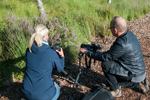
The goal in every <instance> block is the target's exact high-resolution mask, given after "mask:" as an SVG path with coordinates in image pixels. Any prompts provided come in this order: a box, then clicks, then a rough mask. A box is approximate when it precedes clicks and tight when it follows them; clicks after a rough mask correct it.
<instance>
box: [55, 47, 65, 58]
mask: <svg viewBox="0 0 150 100" xmlns="http://www.w3.org/2000/svg"><path fill="white" fill-rule="evenodd" d="M56 52H57V53H58V54H59V56H60V57H63V58H64V57H65V56H64V52H63V49H62V48H61V47H60V50H56Z"/></svg>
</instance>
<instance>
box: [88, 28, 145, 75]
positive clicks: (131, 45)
mask: <svg viewBox="0 0 150 100" xmlns="http://www.w3.org/2000/svg"><path fill="white" fill-rule="evenodd" d="M87 54H88V56H90V57H91V58H94V59H95V60H99V61H102V62H106V61H115V62H117V63H118V64H116V65H117V66H114V67H113V68H112V69H111V70H110V73H112V74H118V75H122V76H128V75H129V73H130V74H131V75H133V76H134V77H138V76H140V75H143V74H144V73H145V63H144V59H143V54H142V51H141V47H140V43H139V41H138V39H137V38H136V36H135V35H134V34H133V33H132V32H130V31H128V30H127V31H126V32H125V33H123V34H122V35H121V36H120V37H118V38H117V39H116V41H115V42H114V43H113V45H112V46H111V48H110V50H108V51H106V52H103V53H92V52H90V51H88V52H87Z"/></svg>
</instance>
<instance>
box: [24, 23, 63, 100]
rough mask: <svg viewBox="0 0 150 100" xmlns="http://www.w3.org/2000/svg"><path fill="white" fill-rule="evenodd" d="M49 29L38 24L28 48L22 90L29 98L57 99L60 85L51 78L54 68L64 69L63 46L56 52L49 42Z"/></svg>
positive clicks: (33, 99) (37, 99) (29, 99)
mask: <svg viewBox="0 0 150 100" xmlns="http://www.w3.org/2000/svg"><path fill="white" fill-rule="evenodd" d="M48 34H49V30H48V29H47V27H45V26H44V25H41V24H40V25H37V26H36V28H35V33H34V34H33V35H32V36H31V39H30V42H29V48H27V50H26V72H25V76H24V80H23V87H22V91H23V94H24V96H25V98H26V99H27V100H57V99H58V97H59V95H60V89H59V86H58V85H57V84H56V83H54V82H53V80H52V79H51V76H52V70H53V68H55V69H57V71H58V72H61V71H62V70H63V69H64V53H63V50H62V48H60V51H57V50H56V52H57V53H58V54H59V56H58V54H57V53H56V52H55V51H54V50H53V49H51V47H50V46H49V44H48V42H47V41H48V38H49V36H48Z"/></svg>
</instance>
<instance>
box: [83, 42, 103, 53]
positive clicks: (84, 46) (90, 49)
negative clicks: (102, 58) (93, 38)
mask: <svg viewBox="0 0 150 100" xmlns="http://www.w3.org/2000/svg"><path fill="white" fill-rule="evenodd" d="M81 48H85V49H87V50H89V51H92V52H96V51H97V50H100V49H101V47H100V45H95V44H92V45H88V44H81Z"/></svg>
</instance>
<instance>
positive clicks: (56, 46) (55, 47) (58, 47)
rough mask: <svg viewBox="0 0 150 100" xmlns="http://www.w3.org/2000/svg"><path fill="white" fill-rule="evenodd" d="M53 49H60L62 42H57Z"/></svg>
mask: <svg viewBox="0 0 150 100" xmlns="http://www.w3.org/2000/svg"><path fill="white" fill-rule="evenodd" d="M52 49H54V50H58V51H60V44H55V45H54V46H53V47H52Z"/></svg>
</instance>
